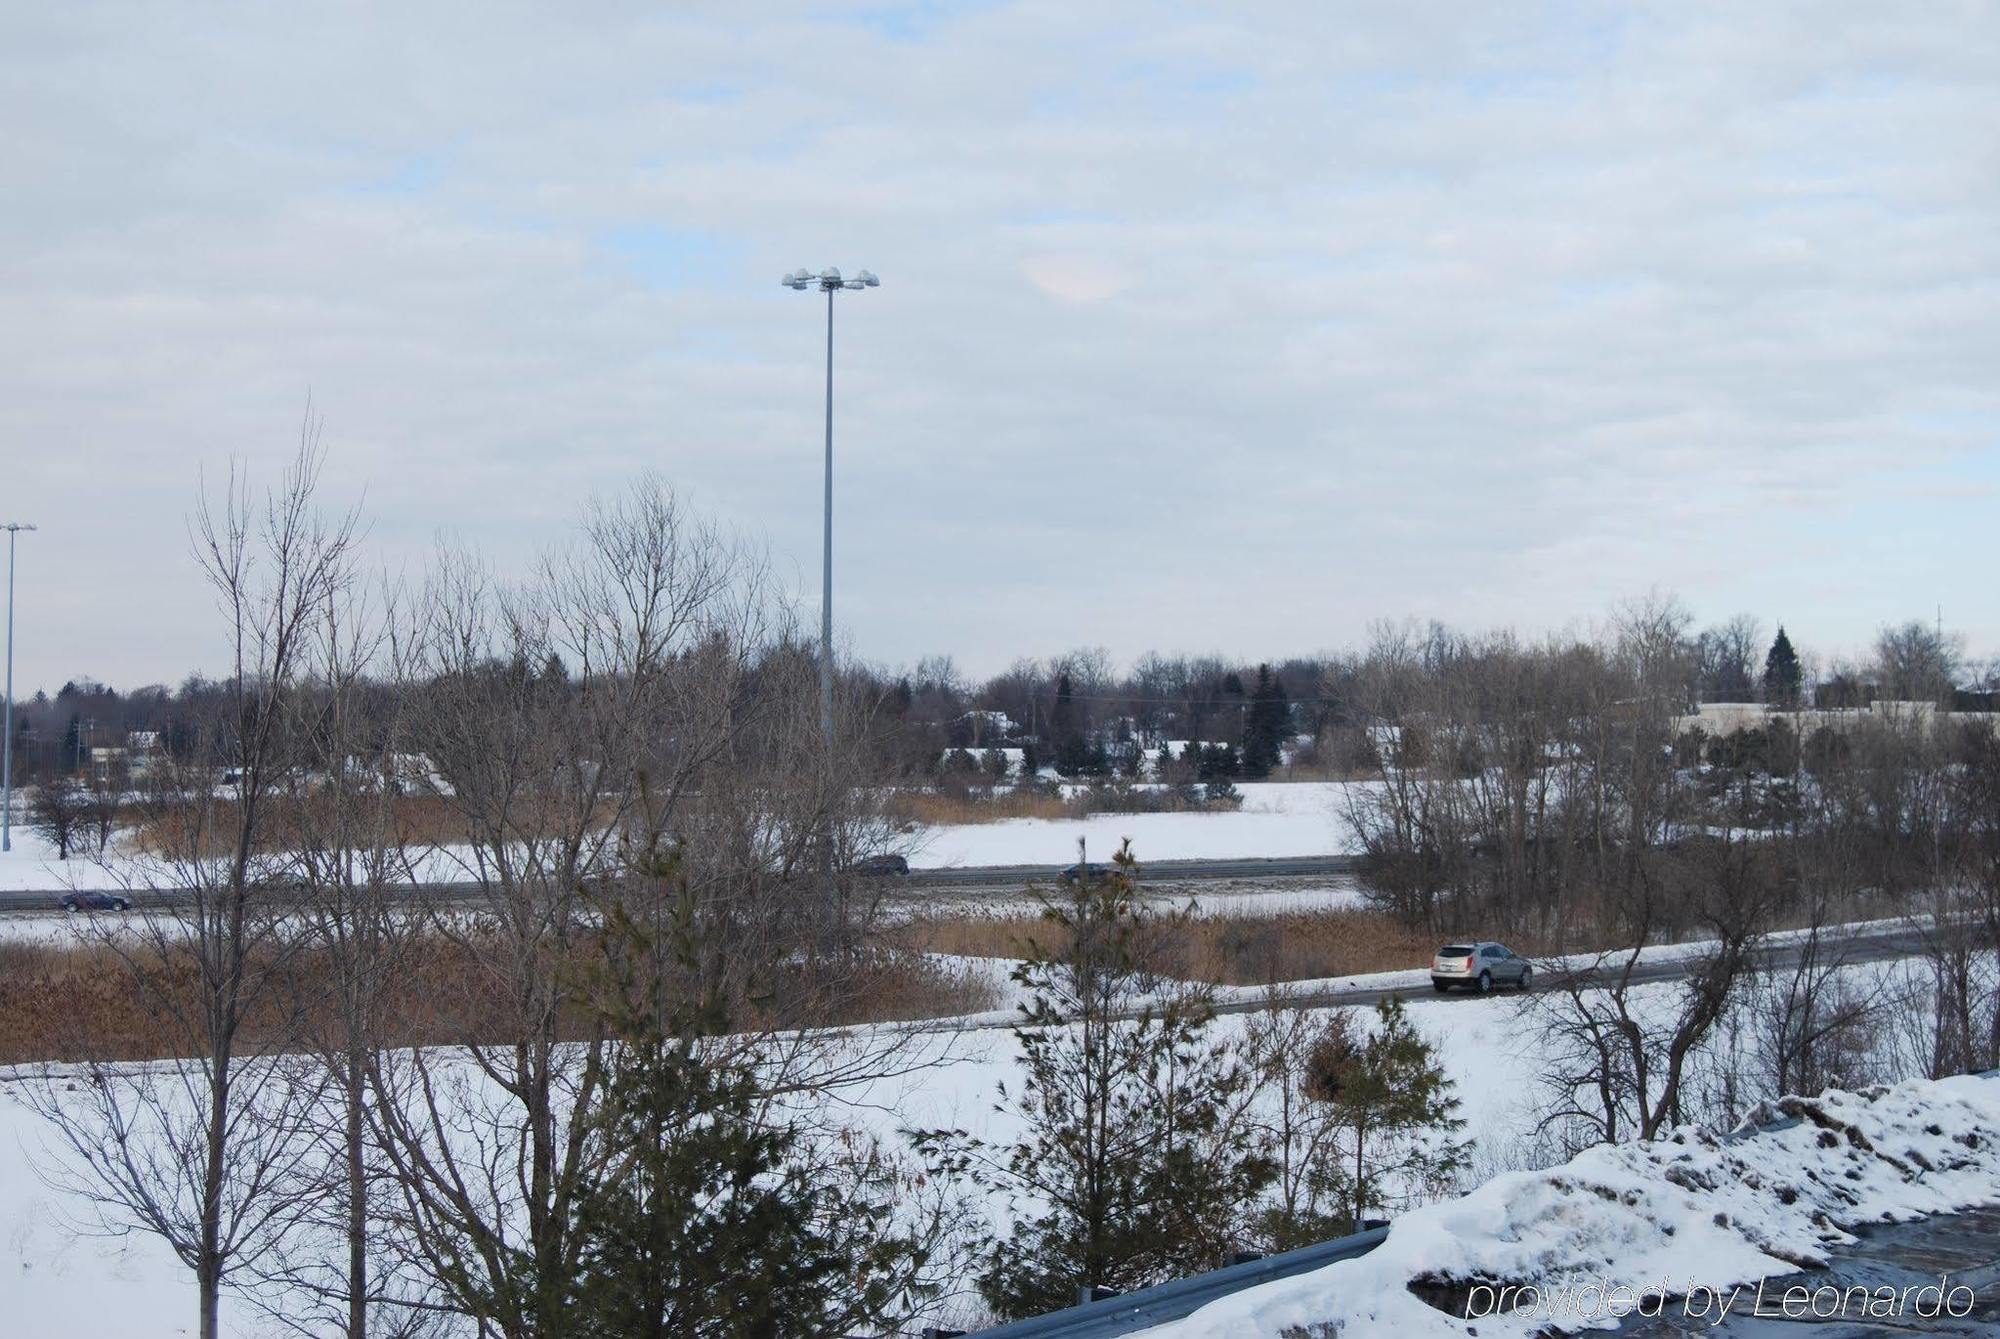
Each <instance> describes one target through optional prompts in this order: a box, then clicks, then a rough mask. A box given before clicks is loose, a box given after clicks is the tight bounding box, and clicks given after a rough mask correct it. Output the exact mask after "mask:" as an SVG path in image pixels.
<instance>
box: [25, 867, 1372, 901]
mask: <svg viewBox="0 0 2000 1339" xmlns="http://www.w3.org/2000/svg"><path fill="white" fill-rule="evenodd" d="M1360 864H1361V860H1360V857H1359V856H1352V855H1319V856H1290V857H1282V858H1278V859H1269V860H1240V859H1239V860H1156V861H1151V862H1148V863H1147V864H1145V865H1143V866H1141V867H1140V880H1141V882H1142V883H1144V884H1169V885H1171V884H1188V883H1215V882H1221V881H1224V880H1249V881H1255V880H1258V879H1276V878H1301V877H1311V876H1314V875H1327V876H1339V875H1351V874H1353V873H1354V872H1355V871H1356V870H1357V869H1358V868H1359V867H1360ZM1057 868H1058V867H1057V866H1054V865H967V866H960V867H957V868H952V869H913V870H911V871H910V872H909V873H908V874H904V875H895V876H890V877H887V878H883V879H880V880H872V881H871V882H874V883H877V884H879V886H880V887H881V888H882V889H883V890H884V891H885V892H886V893H887V895H888V896H889V897H890V898H892V899H894V900H903V899H907V898H911V897H915V896H918V895H921V894H923V893H926V892H933V891H948V892H950V893H952V894H954V895H964V894H968V893H1018V892H1020V891H1021V890H1022V889H1023V888H1025V887H1027V885H1028V884H1029V883H1031V882H1033V883H1040V884H1043V885H1047V884H1051V883H1053V882H1054V881H1055V876H1056V871H1057ZM69 891H70V890H69V889H67V888H61V887H49V888H38V889H8V890H0V912H17V913H19V912H30V913H32V912H55V911H60V910H61V903H62V899H63V897H64V896H65V895H66V894H67V893H68V892H69ZM117 891H118V896H120V897H125V898H128V899H130V901H131V902H132V905H133V907H134V908H135V909H136V908H143V907H145V906H148V905H151V906H174V905H176V904H178V903H185V902H186V901H187V900H188V898H187V896H186V894H185V893H181V892H179V891H177V890H173V889H158V888H153V889H147V888H139V889H129V890H128V889H120V890H117ZM397 891H398V892H399V893H401V894H402V895H403V896H404V897H405V898H406V899H410V900H414V899H415V897H416V895H417V893H418V891H419V890H418V888H417V886H416V885H406V886H403V887H401V888H399V889H397ZM424 891H425V892H426V893H428V895H430V896H435V897H441V898H443V899H445V900H447V901H470V900H473V899H476V898H478V897H479V896H480V892H481V890H480V886H479V885H478V884H476V883H441V884H431V885H429V886H428V887H427V888H426V889H424Z"/></svg>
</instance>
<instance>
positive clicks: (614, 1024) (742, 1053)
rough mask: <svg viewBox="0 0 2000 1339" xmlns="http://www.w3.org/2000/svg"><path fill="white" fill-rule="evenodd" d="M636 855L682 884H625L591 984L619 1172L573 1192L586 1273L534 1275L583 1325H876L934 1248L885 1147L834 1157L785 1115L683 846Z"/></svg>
mask: <svg viewBox="0 0 2000 1339" xmlns="http://www.w3.org/2000/svg"><path fill="white" fill-rule="evenodd" d="M635 864H636V865H638V866H639V867H641V868H644V867H646V866H648V865H650V866H651V867H652V868H651V872H652V874H653V876H654V878H656V879H657V880H658V881H659V882H660V883H663V884H664V885H665V888H666V893H665V896H664V897H663V898H661V899H659V900H658V901H652V902H647V901H645V900H644V899H643V898H642V900H641V901H640V903H639V906H638V909H637V910H636V911H635V910H633V909H632V908H628V905H627V903H626V902H625V900H624V898H623V895H622V894H620V893H618V892H617V891H616V890H614V892H613V895H612V896H611V897H610V899H609V900H608V901H607V903H606V905H605V906H604V908H603V913H604V922H603V930H602V937H601V940H600V943H601V945H602V949H603V956H602V959H601V961H598V962H597V963H596V964H595V966H594V970H592V971H589V972H587V973H586V976H585V980H584V983H583V984H584V986H585V989H584V992H583V993H584V996H585V998H586V1000H588V1001H589V1003H590V1004H591V1006H592V1010H593V1012H594V1013H595V1014H596V1016H597V1018H598V1020H599V1022H600V1023H601V1025H602V1026H603V1027H604V1028H605V1029H606V1031H607V1032H608V1033H609V1035H610V1036H611V1037H612V1038H613V1039H614V1040H615V1045H614V1046H612V1047H611V1048H609V1049H608V1051H607V1060H606V1065H605V1073H604V1077H603V1083H604V1095H603V1098H602V1100H601V1102H600V1103H599V1104H598V1106H597V1107H596V1108H595V1109H594V1112H593V1115H592V1117H591V1121H590V1124H589V1126H588V1129H587V1135H588V1145H587V1147H588V1150H589V1156H591V1157H592V1158H594V1159H597V1160H598V1162H599V1165H601V1166H602V1167H604V1168H605V1169H606V1171H605V1174H604V1175H602V1176H601V1177H598V1178H594V1179H593V1180H592V1181H590V1182H589V1183H588V1186H587V1189H586V1191H585V1193H584V1194H583V1195H582V1196H581V1197H580V1199H579V1200H578V1201H577V1202H576V1203H575V1204H574V1205H572V1206H571V1214H572V1222H573V1226H574V1229H575V1234H576V1238H577V1240H578V1242H579V1243H580V1245H579V1249H578V1254H577V1263H576V1270H575V1273H574V1276H573V1277H571V1278H568V1279H563V1280H535V1284H534V1286H536V1287H538V1288H540V1287H551V1286H553V1287H557V1288H560V1289H561V1290H562V1291H563V1295H564V1303H565V1304H564V1307H563V1314H564V1318H565V1320H566V1321H567V1322H570V1323H569V1324H567V1325H566V1326H565V1328H564V1330H563V1334H564V1335H575V1336H577V1337H578V1339H583V1337H584V1336H589V1337H590V1339H625V1337H626V1336H631V1337H632V1339H639V1337H640V1336H645V1339H668V1337H671V1339H681V1337H682V1336H685V1337H686V1339H695V1337H696V1336H711V1335H712V1336H723V1337H732V1339H733V1337H736V1336H741V1339H753V1337H754V1336H764V1335H776V1334H803V1333H810V1334H846V1333H850V1332H854V1331H860V1330H864V1329H865V1330H867V1331H868V1332H870V1333H873V1332H876V1330H877V1329H878V1328H879V1327H880V1326H881V1325H882V1324H883V1323H884V1322H885V1321H893V1319H894V1318H895V1317H894V1315H893V1313H894V1311H895V1310H896V1309H897V1305H898V1303H899V1302H901V1301H903V1300H904V1299H905V1298H906V1297H907V1296H908V1295H909V1292H910V1289H911V1287H912V1285H913V1282H914V1280H915V1278H916V1276H917V1273H918V1271H920V1270H921V1268H922V1266H923V1265H924V1263H925V1261H926V1258H927V1253H926V1251H925V1249H924V1248H923V1247H922V1245H921V1244H920V1243H919V1242H918V1241H917V1240H916V1239H915V1238H914V1237H913V1236H911V1235H910V1234H909V1233H908V1232H907V1231H906V1230H905V1229H903V1228H901V1227H899V1226H898V1225H897V1223H896V1219H895V1213H894V1205H893V1203H892V1200H891V1196H890V1194H889V1193H887V1192H886V1191H885V1190H884V1189H883V1188H882V1186H883V1182H884V1180H885V1179H886V1178H885V1177H884V1176H883V1175H882V1173H883V1168H882V1166H881V1161H880V1158H879V1156H878V1155H877V1154H876V1152H875V1151H874V1150H873V1148H872V1146H871V1147H864V1148H862V1149H861V1150H860V1152H859V1154H858V1155H857V1160H856V1161H855V1162H853V1163H851V1164H849V1165H845V1166H840V1165H828V1162H827V1160H826V1159H825V1158H824V1157H823V1156H818V1155H814V1154H809V1153H808V1151H807V1149H806V1148H805V1146H804V1142H803V1140H802V1137H801V1131H802V1129H803V1128H804V1127H803V1126H802V1125H801V1124H800V1123H798V1122H797V1121H796V1120H790V1119H787V1118H785V1117H784V1116H783V1115H782V1114H781V1113H780V1114H777V1115H776V1117H775V1118H774V1111H773V1107H772V1101H771V1095H770V1093H769V1092H767V1091H766V1087H765V1083H766V1081H765V1078H764V1073H763V1066H764V1064H765V1063H766V1062H768V1061H769V1060H770V1059H771V1057H769V1056H767V1055H765V1054H764V1053H763V1052H762V1051H761V1050H760V1049H759V1047H758V1046H756V1045H754V1044H748V1043H746V1041H745V1039H744V1037H743V1036H742V1035H741V1034H740V1033H736V1030H735V1029H733V1028H732V1027H731V1012H732V1011H731V1008H730V1005H729V1000H730V999H731V998H732V997H733V994H734V993H740V987H741V986H742V984H743V983H741V982H736V981H732V982H731V983H730V984H728V985H724V984H722V983H721V982H718V981H715V980H714V978H715V976H716V975H717V974H716V973H715V972H713V971H712V970H708V965H707V964H704V963H703V961H702V958H703V955H704V952H705V951H706V952H712V948H710V949H707V950H705V949H704V935H703V933H702V931H701V930H700V929H698V928H697V916H696V910H695V908H696V903H695V898H694V894H693V892H692V890H691V888H690V886H689V883H688V881H687V880H686V878H685V877H683V876H682V874H681V870H680V865H679V861H678V860H677V859H673V858H668V859H663V860H658V861H653V860H649V859H647V858H644V857H642V858H641V859H640V860H638V861H635ZM733 1033H734V1034H735V1035H733V1036H732V1034H733ZM715 1037H728V1038H730V1040H729V1041H728V1042H727V1043H725V1044H722V1045H711V1044H708V1043H707V1042H706V1041H705V1039H708V1038H715Z"/></svg>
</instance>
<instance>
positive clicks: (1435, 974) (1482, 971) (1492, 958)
mask: <svg viewBox="0 0 2000 1339" xmlns="http://www.w3.org/2000/svg"><path fill="white" fill-rule="evenodd" d="M1534 984H1535V967H1534V964H1533V963H1531V962H1529V961H1528V960H1527V959H1526V958H1523V957H1519V956H1517V955H1516V954H1515V952H1514V950H1513V949H1510V948H1508V947H1507V946H1506V945H1505V944H1496V943H1494V942H1493V941H1491V940H1485V939H1483V940H1478V941H1476V942H1466V943H1461V944H1446V945H1445V946H1444V947H1443V948H1441V949H1439V950H1438V951H1437V956H1436V957H1435V958H1432V959H1431V985H1432V986H1433V987H1434V988H1436V990H1437V992H1438V994H1440V995H1442V994H1444V992H1446V991H1447V990H1450V989H1451V988H1452V987H1453V986H1464V987H1465V988H1466V989H1467V990H1476V991H1478V992H1479V993H1480V994H1482V995H1484V994H1486V993H1487V992H1488V991H1490V990H1492V989H1493V987H1495V986H1499V985H1507V986H1513V987H1514V988H1515V989H1517V990H1528V989H1530V988H1532V987H1533V986H1534Z"/></svg>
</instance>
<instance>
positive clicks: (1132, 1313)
mask: <svg viewBox="0 0 2000 1339" xmlns="http://www.w3.org/2000/svg"><path fill="white" fill-rule="evenodd" d="M1388 1235H1389V1229H1388V1228H1386V1227H1377V1228H1370V1229H1369V1230H1368V1231H1366V1232H1357V1233H1355V1234H1354V1235H1353V1236H1351V1237H1340V1238H1338V1239H1336V1240H1334V1241H1322V1242H1320V1243H1318V1244H1317V1245H1313V1246H1301V1247H1299V1249H1297V1250H1295V1251H1285V1252H1283V1253H1282V1254H1279V1255H1269V1256H1265V1257H1264V1258H1263V1259H1261V1260H1247V1261H1245V1262H1244V1263H1242V1264H1240V1265H1230V1266H1229V1267H1228V1268H1226V1269H1217V1270H1211V1271H1210V1272H1209V1273H1206V1274H1196V1275H1195V1276H1194V1277H1193V1278H1186V1279H1175V1280H1174V1281H1173V1282H1172V1283H1161V1284H1157V1285H1155V1286H1154V1287H1151V1288H1141V1289H1140V1290H1139V1291H1138V1292H1133V1293H1125V1294H1123V1295H1121V1296H1118V1297H1107V1298H1105V1299H1104V1300H1103V1301H1100V1302H1090V1303H1088V1304H1086V1305H1084V1306H1073V1307H1070V1308H1069V1309H1068V1310H1066V1311H1051V1312H1049V1313H1048V1314H1047V1315H1045V1316H1031V1317H1029V1318H1028V1319H1027V1320H1017V1321H1012V1322H1010V1323H1008V1324H1006V1325H999V1326H995V1327H994V1328H993V1329H990V1330H979V1331H976V1332H975V1339H1057V1336H1060V1337H1061V1339H1107V1337H1108V1336H1112V1335H1121V1334H1131V1333H1132V1332H1134V1331H1135V1330H1144V1329H1149V1328H1151V1327H1152V1326H1155V1325H1164V1324H1166V1323H1167V1322H1168V1321H1170V1320H1179V1319H1181V1318H1182V1317H1183V1316H1188V1315H1192V1314H1193V1313H1194V1312H1196V1311H1198V1310H1200V1309H1201V1308H1202V1307H1204V1306H1207V1305H1208V1304H1209V1303H1210V1302H1213V1301H1216V1300H1217V1299H1219V1298H1223V1297H1227V1296H1229V1295H1230V1294H1231V1293H1238V1292H1242V1291H1243V1290H1244V1289H1245V1288H1254V1287H1256V1286H1257V1285H1258V1284H1260V1283H1270V1282H1273V1281H1274V1280H1277V1279H1288V1278H1291V1277H1292V1276H1294V1275H1296V1274H1307V1273H1311V1272H1312V1271H1313V1270H1315V1269H1323V1268H1325V1267H1326V1266H1328V1265H1330V1264H1333V1263H1334V1262H1335V1261H1337V1260H1352V1259H1354V1258H1355V1257H1357V1256H1363V1255H1366V1254H1368V1252H1370V1251H1372V1250H1374V1249H1375V1248H1376V1247H1377V1246H1380V1245H1381V1244H1382V1242H1383V1241H1384V1240H1385V1239H1386V1238H1387V1237H1388Z"/></svg>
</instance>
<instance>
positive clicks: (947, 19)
mask: <svg viewBox="0 0 2000 1339" xmlns="http://www.w3.org/2000/svg"><path fill="white" fill-rule="evenodd" d="M1002 7H1003V6H1002V4H1001V3H1000V0H914V2H913V3H910V4H902V5H867V6H864V7H862V8H859V9H855V10H851V11H849V12H848V13H847V14H846V15H845V19H846V21H847V22H849V23H852V24H854V25H856V26H857V27H861V28H865V29H867V30H868V31H869V32H871V33H874V34H876V35H877V36H880V37H886V38H888V39H889V40H890V41H892V42H921V41H923V40H925V39H926V38H928V37H930V36H932V35H933V34H935V33H936V32H937V30H938V29H939V28H941V27H943V26H945V25H946V24H948V23H951V22H953V21H954V20H957V19H962V18H965V17H967V16H968V15H973V14H983V13H987V12H990V11H992V10H996V9H1000V8H1002Z"/></svg>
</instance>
